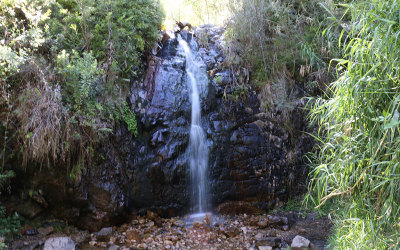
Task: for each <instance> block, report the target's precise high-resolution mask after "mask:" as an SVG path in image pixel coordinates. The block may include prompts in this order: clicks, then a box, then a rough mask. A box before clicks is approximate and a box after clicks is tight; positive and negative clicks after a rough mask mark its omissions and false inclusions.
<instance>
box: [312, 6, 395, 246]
mask: <svg viewBox="0 0 400 250" xmlns="http://www.w3.org/2000/svg"><path fill="white" fill-rule="evenodd" d="M342 6H344V7H345V8H348V10H349V13H350V14H351V20H350V21H349V22H348V23H346V25H345V23H344V22H343V21H342V20H340V19H339V18H336V17H333V16H332V17H331V19H332V20H335V21H336V23H338V24H340V25H342V27H348V28H346V29H345V30H343V33H342V36H341V43H340V44H339V46H340V47H341V50H342V53H343V57H342V58H341V59H337V60H336V61H337V63H338V64H337V70H338V72H339V73H340V74H339V76H338V80H337V81H336V82H334V83H333V84H332V85H331V89H330V90H331V94H330V96H328V97H326V98H325V99H324V98H320V99H318V100H317V101H316V102H314V104H313V108H312V110H311V120H312V121H313V122H315V123H317V124H318V125H319V127H320V128H321V131H320V133H319V134H318V136H317V137H316V138H317V139H318V140H319V142H320V143H319V144H318V149H317V151H316V153H315V155H314V168H313V170H312V177H313V181H312V185H311V187H310V192H311V195H310V196H308V198H309V201H312V203H314V204H315V205H318V206H321V205H322V204H324V203H325V201H327V200H329V199H333V200H334V202H335V204H336V205H337V206H340V207H341V209H340V210H338V211H336V212H335V213H334V218H335V222H336V223H335V233H334V235H333V236H332V237H331V244H332V247H335V248H339V249H385V248H390V247H392V248H398V246H399V244H400V241H399V218H400V206H399V204H400V192H399V190H400V165H399V164H400V162H399V157H400V154H399V152H400V151H399V148H400V126H399V125H400V120H399V111H400V81H399V75H400V58H399V55H400V41H399V40H398V38H399V37H400V30H399V21H400V20H399V15H398V13H399V11H400V2H399V1H396V0H385V1H353V2H352V3H350V4H348V5H342ZM322 130H323V131H322Z"/></svg>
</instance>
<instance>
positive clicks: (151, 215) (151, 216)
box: [146, 210, 158, 221]
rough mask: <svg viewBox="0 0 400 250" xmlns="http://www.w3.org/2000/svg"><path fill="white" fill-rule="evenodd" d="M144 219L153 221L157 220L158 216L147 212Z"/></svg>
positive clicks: (149, 211)
mask: <svg viewBox="0 0 400 250" xmlns="http://www.w3.org/2000/svg"><path fill="white" fill-rule="evenodd" d="M146 217H147V219H149V220H152V221H154V220H155V219H157V218H158V214H156V213H154V212H153V211H151V210H147V213H146Z"/></svg>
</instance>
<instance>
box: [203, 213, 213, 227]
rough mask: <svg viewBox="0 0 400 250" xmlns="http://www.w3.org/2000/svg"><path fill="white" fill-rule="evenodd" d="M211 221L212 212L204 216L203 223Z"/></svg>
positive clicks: (206, 223) (208, 223) (207, 223)
mask: <svg viewBox="0 0 400 250" xmlns="http://www.w3.org/2000/svg"><path fill="white" fill-rule="evenodd" d="M211 222H212V215H211V214H210V213H207V214H206V216H204V219H203V224H204V225H210V224H211Z"/></svg>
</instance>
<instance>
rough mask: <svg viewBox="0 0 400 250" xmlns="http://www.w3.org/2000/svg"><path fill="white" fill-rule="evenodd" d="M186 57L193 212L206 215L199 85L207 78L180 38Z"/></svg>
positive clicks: (205, 160) (205, 153)
mask: <svg viewBox="0 0 400 250" xmlns="http://www.w3.org/2000/svg"><path fill="white" fill-rule="evenodd" d="M179 44H180V46H181V47H182V48H183V50H184V52H185V57H186V73H187V75H188V83H189V85H190V86H189V87H190V89H191V99H192V117H191V118H192V120H191V126H190V141H189V153H190V174H191V180H192V183H191V184H192V210H193V211H192V212H195V213H204V212H206V211H207V209H209V204H208V185H209V183H208V147H207V140H206V135H205V133H204V130H203V128H202V127H201V124H200V121H201V106H200V96H199V90H198V83H201V82H200V81H201V80H202V79H203V80H204V79H207V78H205V77H204V76H203V75H204V74H205V72H203V71H202V70H201V68H200V66H199V65H198V63H197V62H196V61H195V58H194V56H193V54H192V51H191V49H190V47H189V45H188V43H187V42H186V41H185V40H183V39H181V38H179Z"/></svg>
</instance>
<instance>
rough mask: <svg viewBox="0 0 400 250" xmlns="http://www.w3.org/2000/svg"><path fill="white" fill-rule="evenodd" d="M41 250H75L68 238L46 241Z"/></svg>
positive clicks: (73, 244) (72, 242)
mask: <svg viewBox="0 0 400 250" xmlns="http://www.w3.org/2000/svg"><path fill="white" fill-rule="evenodd" d="M43 250H75V243H74V241H73V240H72V239H71V238H69V237H55V238H50V239H47V240H46V242H45V243H44V248H43Z"/></svg>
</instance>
